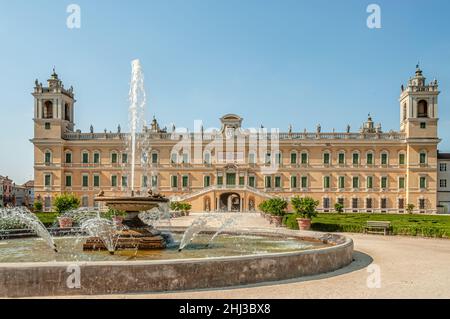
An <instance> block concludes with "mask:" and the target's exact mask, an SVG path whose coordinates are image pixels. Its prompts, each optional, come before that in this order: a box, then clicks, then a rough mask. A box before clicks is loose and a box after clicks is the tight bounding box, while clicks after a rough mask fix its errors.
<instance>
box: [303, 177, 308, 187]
mask: <svg viewBox="0 0 450 319" xmlns="http://www.w3.org/2000/svg"><path fill="white" fill-rule="evenodd" d="M302 188H308V177H307V176H302Z"/></svg>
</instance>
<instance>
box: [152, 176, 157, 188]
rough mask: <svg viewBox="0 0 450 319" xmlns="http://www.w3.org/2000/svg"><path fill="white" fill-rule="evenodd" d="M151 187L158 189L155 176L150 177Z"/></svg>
mask: <svg viewBox="0 0 450 319" xmlns="http://www.w3.org/2000/svg"><path fill="white" fill-rule="evenodd" d="M152 187H153V188H156V187H158V176H157V175H153V176H152Z"/></svg>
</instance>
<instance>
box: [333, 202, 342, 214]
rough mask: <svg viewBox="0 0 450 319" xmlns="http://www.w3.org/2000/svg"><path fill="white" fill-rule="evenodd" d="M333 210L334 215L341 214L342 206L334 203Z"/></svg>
mask: <svg viewBox="0 0 450 319" xmlns="http://www.w3.org/2000/svg"><path fill="white" fill-rule="evenodd" d="M334 210H335V211H336V213H338V214H342V213H343V212H344V205H342V204H341V203H336V204H334Z"/></svg>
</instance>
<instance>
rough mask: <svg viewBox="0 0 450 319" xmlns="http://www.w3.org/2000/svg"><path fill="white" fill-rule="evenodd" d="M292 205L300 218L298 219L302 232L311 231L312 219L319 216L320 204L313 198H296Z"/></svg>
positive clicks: (293, 199)
mask: <svg viewBox="0 0 450 319" xmlns="http://www.w3.org/2000/svg"><path fill="white" fill-rule="evenodd" d="M291 204H292V207H293V208H294V211H295V213H296V214H298V215H299V216H300V218H297V222H298V228H299V229H300V230H310V229H311V219H312V218H313V217H315V216H317V211H316V208H317V206H318V205H319V202H318V201H316V200H314V199H313V198H311V197H304V198H300V197H294V198H292V200H291Z"/></svg>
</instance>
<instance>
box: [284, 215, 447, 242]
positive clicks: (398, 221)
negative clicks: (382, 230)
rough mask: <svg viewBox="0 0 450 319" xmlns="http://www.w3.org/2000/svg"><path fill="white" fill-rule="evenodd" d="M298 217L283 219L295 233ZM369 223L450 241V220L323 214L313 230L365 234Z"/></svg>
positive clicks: (313, 224)
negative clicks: (378, 223) (390, 226)
mask: <svg viewBox="0 0 450 319" xmlns="http://www.w3.org/2000/svg"><path fill="white" fill-rule="evenodd" d="M296 218H298V216H296V215H295V214H289V215H287V216H285V218H284V219H283V222H284V224H285V225H286V226H287V227H288V228H291V229H298V224H297V221H296ZM368 220H377V221H390V222H391V225H392V229H391V233H392V234H393V235H407V236H422V237H439V238H450V216H439V215H409V214H404V215H400V214H319V215H318V216H317V217H315V218H313V219H312V226H311V228H312V230H316V231H323V232H349V233H362V232H363V231H364V227H365V226H366V223H367V221H368Z"/></svg>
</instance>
